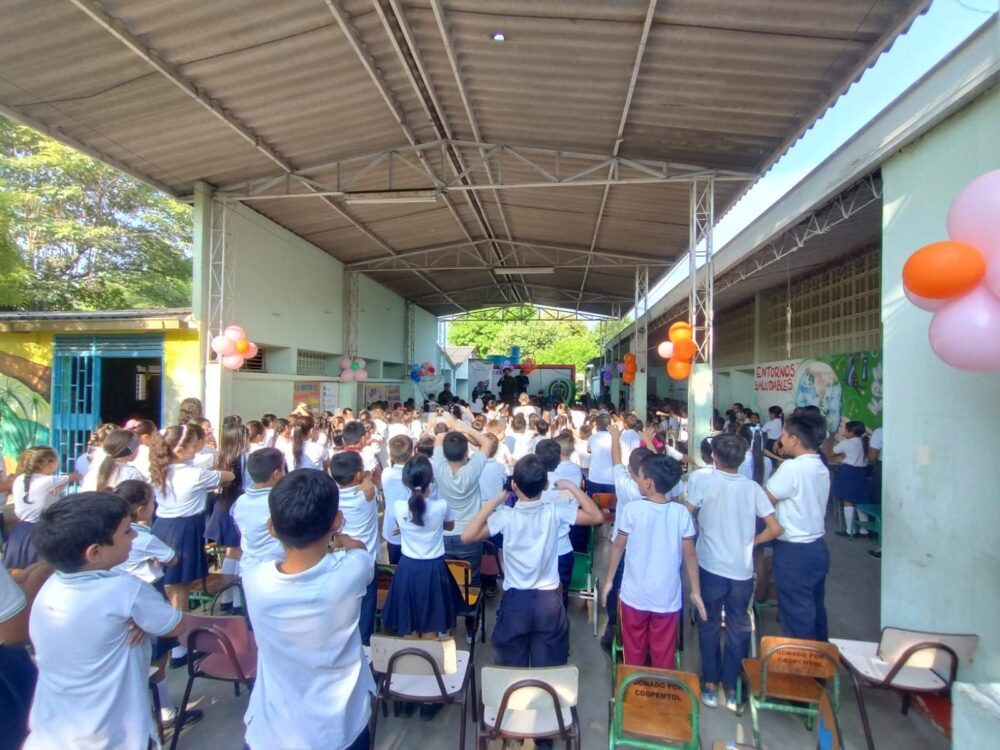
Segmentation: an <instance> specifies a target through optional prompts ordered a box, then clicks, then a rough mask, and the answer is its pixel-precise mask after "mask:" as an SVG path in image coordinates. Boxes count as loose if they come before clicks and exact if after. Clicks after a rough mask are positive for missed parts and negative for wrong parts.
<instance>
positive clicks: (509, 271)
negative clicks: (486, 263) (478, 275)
mask: <svg viewBox="0 0 1000 750" xmlns="http://www.w3.org/2000/svg"><path fill="white" fill-rule="evenodd" d="M555 272H556V269H555V268H554V267H553V266H503V267H498V268H494V269H493V273H495V274H499V275H500V276H520V275H522V274H524V275H528V274H542V273H555Z"/></svg>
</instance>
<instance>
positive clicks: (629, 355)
mask: <svg viewBox="0 0 1000 750" xmlns="http://www.w3.org/2000/svg"><path fill="white" fill-rule="evenodd" d="M624 362H625V366H626V367H627V366H628V365H629V363H631V362H635V355H634V354H633V353H632V352H628V353H627V354H626V355H625V359H624Z"/></svg>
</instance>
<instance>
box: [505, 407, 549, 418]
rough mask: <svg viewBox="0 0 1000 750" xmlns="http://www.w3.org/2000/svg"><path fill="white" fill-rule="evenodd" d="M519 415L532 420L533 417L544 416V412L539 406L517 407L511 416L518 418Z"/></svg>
mask: <svg viewBox="0 0 1000 750" xmlns="http://www.w3.org/2000/svg"><path fill="white" fill-rule="evenodd" d="M518 414H523V415H524V418H525V419H530V418H531V417H532V416H535V417H540V416H542V410H541V409H539V408H538V407H537V406H515V407H514V411H513V412H511V416H514V417H516V416H517V415H518Z"/></svg>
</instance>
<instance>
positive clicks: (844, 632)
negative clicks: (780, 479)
mask: <svg viewBox="0 0 1000 750" xmlns="http://www.w3.org/2000/svg"><path fill="white" fill-rule="evenodd" d="M827 543H828V544H829V545H830V549H831V556H832V560H833V563H832V566H833V567H832V570H831V573H830V575H829V577H828V578H827V596H826V601H827V609H828V611H829V618H830V635H831V637H835V638H855V639H865V640H876V639H877V638H878V635H879V630H880V625H879V581H880V569H879V566H880V563H879V562H878V561H877V560H874V559H872V558H871V557H869V556H868V554H867V550H868V549H869V548H870V546H871V545H870V544H869V543H867V542H864V541H853V542H852V541H849V540H847V539H844V538H841V537H838V536H835V535H834V534H833V533H832V530H831V531H829V532H828V534H827ZM606 555H607V543H606V542H602V543H600V544H599V547H598V553H597V563H596V564H595V570H596V571H597V572H598V574H599V575H600V576H601V578H603V577H604V569H605V565H606V563H605V560H606ZM496 601H497V600H494V601H492V602H489V608H488V614H487V626H488V627H492V623H493V620H494V612H495V607H496ZM775 612H776V610H775V609H765V610H764V611H763V614H762V617H761V620H762V622H761V632H762V633H763V634H765V635H766V634H775V635H778V634H780V630H779V629H778V626H777V624H776V622H775ZM591 618H592V610H591V609H590V608H589V607H588V605H587V604H586V603H585V602H581V601H579V600H571V601H570V619H571V622H572V635H571V647H570V662H571V663H573V664H576V665H577V666H578V667H579V668H580V702H579V706H578V711H579V715H580V719H581V721H582V723H583V727H584V730H583V747H584V748H585V750H598V749H599V748H605V747H607V743H608V698H609V697H610V682H611V677H610V661H609V657H608V656H607V655H606V654H605V652H604V651H603V650H601V647H600V645H599V643H598V639H596V638H594V637H593V636H592V635H591V633H592V632H593V631H592V619H591ZM603 623H604V612H603V611H602V612H601V625H602V627H603ZM686 627H687V626H686ZM459 629H460V630H461V625H460V626H459ZM459 637H460V639H461V634H460V635H459ZM696 637H697V636H696V634H695V632H694V631H693V630H691V629H688V630H686V631H685V638H686V646H685V650H684V654H683V659H682V662H683V664H682V667H683V669H685V670H686V671H692V672H695V673H697V672H698V671H699V661H700V660H699V658H698V648H697V640H696ZM459 647H460V648H464V641H463V640H460V646H459ZM489 660H490V649H489V641H488V640H487V643H486V644H485V646H484V645H483V644H482V643H480V644H478V646H477V649H476V663H477V665H479V666H482V665H484V664H489V663H490V661H489ZM169 680H170V684H171V692H172V694H173V696H174V700H179V699H180V696H181V695H182V692H183V688H184V680H185V670H183V669H178V670H173V671H172V672H171V674H170V676H169ZM866 698H867V706H868V711H869V716H870V717H871V724H872V731H873V733H874V736H875V741H876V743H877V745H878V747H879V748H880V750H894V749H895V748H899V749H900V750H903V749H904V748H905V750H944V749H945V748H947V747H948V746H949V743H948V741H947V740H946V739H945V738H944V736H943V735H941V734H940V733H939V732H938V731H937V730H936V729H935V728H933V727H932V726H931V725H930V723H929V722H928V721H927V720H926V719H924V718H923V717H922V716H920V715H918V714H917V713H916V712H915V711H911V713H910V715H909V716H902V715H901V714H900V711H899V708H900V704H899V700H898V698H896V696H894V695H892V694H889V693H885V692H882V691H867V692H866ZM192 702H193V705H195V706H197V707H198V708H201V709H203V710H204V712H205V718H204V720H203V721H201V722H200V723H198V724H196V725H194V726H192V727H189V728H188V729H187V730H186V731H184V732H183V734H182V735H181V738H180V742H179V745H178V746H179V747H180V748H184V749H185V750H208V749H209V748H211V750H227V749H228V748H233V749H234V750H235V749H237V748H241V747H242V743H243V713H244V711H245V709H246V704H247V697H246V693H245V691H244V692H243V694H242V695H241V696H240V697H238V698H237V697H235V696H234V695H233V690H232V687H231V686H229V685H227V684H224V683H212V682H208V681H198V682H196V683H195V688H194V692H193V701H192ZM840 703H841V712H840V713H841V720H842V726H843V732H844V739H845V742H846V747H848V748H864V747H865V744H864V735H863V734H862V730H861V723H860V720H859V718H858V711H857V706H856V703H855V699H854V692H853V689H852V687H851V683H850V679H849V678H848V677H847V676H846V674H843V673H842V679H841V691H840ZM700 720H701V732H700V734H701V741H702V746H703V747H705V748H710V747H712V743H713V742H715V741H717V740H724V741H735V742H740V743H746V744H747V745H752V742H753V737H752V733H751V725H750V715H749V710H747V711H746V712H745V713H744V715H743V717H737V716H736V715H734V714H732V713H730V712H729V711H727V710H725V709H724V708H722V707H719V708H715V709H708V708H704V707H702V711H701V719H700ZM458 722H459V709H458V708H457V707H454V706H449V707H447V708H445V709H444V710H442V711H441V713H440V714H438V716H437V717H436V718H435V719H434V720H433V721H432V722H423V721H421V720H420V719H419V716H417V715H414V716H413V717H411V718H408V719H407V718H398V719H396V718H393V717H392V716H391V712H390V717H389V718H388V719H384V720H382V719H380V721H379V727H378V734H377V737H376V742H375V746H376V748H378V750H396V749H397V748H399V749H400V750H409V749H410V748H424V749H425V750H439V749H440V750H444V749H445V748H455V747H457V745H458V729H459V727H458ZM761 729H762V734H763V741H764V745H765V747H766V748H770V749H773V750H785V749H786V748H814V747H815V746H816V737H815V734H814V733H810V732H808V731H807V730H806V728H805V725H804V723H803V721H802V720H801V719H800V718H798V717H794V716H790V715H787V714H779V713H775V712H764V713H763V714H762V717H761ZM474 736H475V729H474V726H473V724H472V722H471V719H470V721H469V723H468V725H467V738H466V743H467V746H468V747H474ZM499 746H500V743H494V745H493V747H494V748H497V747H499ZM525 747H526V748H530V747H531V742H526V743H525ZM255 750H279V749H278V748H266V749H265V748H260V749H255Z"/></svg>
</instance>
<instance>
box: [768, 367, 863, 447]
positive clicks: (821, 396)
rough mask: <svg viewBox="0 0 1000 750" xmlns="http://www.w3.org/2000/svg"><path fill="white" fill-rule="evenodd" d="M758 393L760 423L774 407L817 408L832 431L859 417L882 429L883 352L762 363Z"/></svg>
mask: <svg viewBox="0 0 1000 750" xmlns="http://www.w3.org/2000/svg"><path fill="white" fill-rule="evenodd" d="M754 393H755V394H756V398H757V410H758V411H759V412H760V414H761V419H765V420H766V415H767V410H768V408H770V407H771V406H780V407H781V409H782V410H783V411H784V412H785V413H788V412H789V411H791V410H792V409H794V408H795V407H797V406H817V407H819V410H820V411H821V412H822V413H823V416H824V417H826V422H827V426H828V428H829V429H830V430H831V431H836V430H837V429H839V428H840V424H841V422H842V421H844V420H854V419H857V420H861V421H862V422H864V423H865V426H866V427H867V428H868V429H870V430H872V429H875V428H876V427H881V426H882V352H881V350H873V351H866V352H851V353H848V354H834V355H830V356H826V357H814V358H812V359H785V360H779V361H776V362H761V363H760V364H759V365H757V367H756V369H755V371H754Z"/></svg>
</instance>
